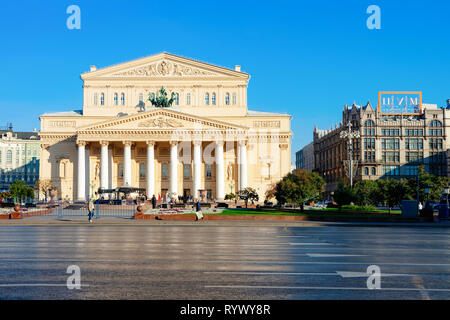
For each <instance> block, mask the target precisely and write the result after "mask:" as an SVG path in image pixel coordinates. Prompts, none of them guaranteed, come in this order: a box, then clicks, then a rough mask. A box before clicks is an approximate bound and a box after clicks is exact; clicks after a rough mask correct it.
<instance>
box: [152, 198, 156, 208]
mask: <svg viewBox="0 0 450 320" xmlns="http://www.w3.org/2000/svg"><path fill="white" fill-rule="evenodd" d="M152 208H153V209H155V208H156V197H155V195H153V197H152Z"/></svg>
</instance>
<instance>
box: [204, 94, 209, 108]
mask: <svg viewBox="0 0 450 320" xmlns="http://www.w3.org/2000/svg"><path fill="white" fill-rule="evenodd" d="M205 104H206V105H207V106H209V93H206V94H205Z"/></svg>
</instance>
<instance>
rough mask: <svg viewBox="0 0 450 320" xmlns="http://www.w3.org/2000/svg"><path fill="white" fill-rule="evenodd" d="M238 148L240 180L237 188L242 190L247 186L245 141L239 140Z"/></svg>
mask: <svg viewBox="0 0 450 320" xmlns="http://www.w3.org/2000/svg"><path fill="white" fill-rule="evenodd" d="M239 149H240V152H239V154H240V160H241V163H240V167H241V169H240V177H239V178H240V179H239V180H240V181H239V185H240V187H239V190H244V189H245V188H247V143H246V141H239Z"/></svg>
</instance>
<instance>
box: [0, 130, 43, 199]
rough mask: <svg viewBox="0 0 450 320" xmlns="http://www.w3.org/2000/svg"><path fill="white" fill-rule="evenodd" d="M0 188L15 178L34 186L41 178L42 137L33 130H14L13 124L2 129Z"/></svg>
mask: <svg viewBox="0 0 450 320" xmlns="http://www.w3.org/2000/svg"><path fill="white" fill-rule="evenodd" d="M0 135H1V138H0V190H3V191H4V190H8V189H9V185H10V184H12V183H13V182H14V181H15V180H22V181H24V182H25V183H26V184H27V185H29V186H30V187H34V185H35V182H36V180H37V179H39V158H40V150H41V145H40V138H39V135H38V132H37V131H36V129H35V130H34V131H33V132H14V131H13V127H12V124H10V125H9V126H8V127H7V128H3V130H0Z"/></svg>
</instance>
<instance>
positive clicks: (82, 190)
mask: <svg viewBox="0 0 450 320" xmlns="http://www.w3.org/2000/svg"><path fill="white" fill-rule="evenodd" d="M77 144H78V172H77V174H78V190H77V191H78V192H77V197H78V200H86V172H85V170H86V167H85V164H86V163H85V161H86V154H85V152H86V151H85V146H86V143H85V142H84V141H79V142H78V143H77Z"/></svg>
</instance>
